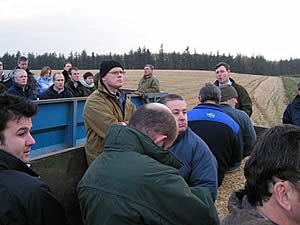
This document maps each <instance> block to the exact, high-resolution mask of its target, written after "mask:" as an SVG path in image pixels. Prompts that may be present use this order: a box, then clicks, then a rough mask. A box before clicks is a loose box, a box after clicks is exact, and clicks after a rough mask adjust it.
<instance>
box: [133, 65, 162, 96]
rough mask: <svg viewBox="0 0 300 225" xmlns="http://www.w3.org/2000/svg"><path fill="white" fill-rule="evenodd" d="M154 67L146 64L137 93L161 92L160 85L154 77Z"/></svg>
mask: <svg viewBox="0 0 300 225" xmlns="http://www.w3.org/2000/svg"><path fill="white" fill-rule="evenodd" d="M153 70H154V66H152V65H150V64H146V65H145V66H144V76H143V78H142V79H141V80H140V81H139V84H138V88H137V91H138V92H140V93H155V92H160V85H159V81H158V79H157V78H155V77H154V76H153Z"/></svg>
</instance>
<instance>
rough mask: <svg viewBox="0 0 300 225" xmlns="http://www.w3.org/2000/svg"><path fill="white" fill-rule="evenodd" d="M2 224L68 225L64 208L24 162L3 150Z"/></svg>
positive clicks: (0, 178) (0, 183) (0, 174)
mask: <svg viewBox="0 0 300 225" xmlns="http://www.w3.org/2000/svg"><path fill="white" fill-rule="evenodd" d="M0 196H1V203H0V224H1V225H2V224H3V225H9V224H12V225H14V224H17V225H53V224H56V225H67V224H68V222H67V219H66V216H65V211H64V209H63V206H62V205H61V204H60V203H59V202H58V201H57V200H56V198H55V197H54V196H53V195H52V193H51V192H50V190H49V187H48V186H47V184H45V183H44V182H42V181H41V180H40V179H39V177H38V175H37V174H36V173H35V172H34V171H32V170H31V169H30V168H29V167H28V166H27V165H26V164H25V163H24V162H22V161H21V160H19V159H17V158H16V157H14V156H12V155H10V154H8V153H6V152H4V151H3V150H0Z"/></svg>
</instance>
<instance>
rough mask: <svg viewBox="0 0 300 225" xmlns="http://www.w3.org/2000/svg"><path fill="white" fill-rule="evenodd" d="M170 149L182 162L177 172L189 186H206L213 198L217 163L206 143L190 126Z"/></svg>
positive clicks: (216, 187)
mask: <svg viewBox="0 0 300 225" xmlns="http://www.w3.org/2000/svg"><path fill="white" fill-rule="evenodd" d="M170 151H171V152H172V153H173V154H174V155H175V156H176V158H177V159H178V160H180V161H181V162H182V163H183V166H182V167H181V168H180V169H179V174H180V175H181V176H183V177H184V179H185V181H186V182H187V183H188V185H189V186H190V187H206V188H208V189H209V191H210V193H211V196H212V198H213V200H215V199H216V197H217V190H218V163H217V160H216V158H215V156H214V155H213V154H212V153H211V151H210V149H209V147H208V146H207V144H206V143H205V142H204V141H203V140H202V139H201V138H200V137H199V136H198V135H197V134H195V133H194V132H193V131H192V129H191V128H189V127H188V128H187V129H186V131H185V132H184V133H183V134H181V135H179V136H178V137H177V139H176V141H175V143H174V144H173V146H172V147H171V148H170Z"/></svg>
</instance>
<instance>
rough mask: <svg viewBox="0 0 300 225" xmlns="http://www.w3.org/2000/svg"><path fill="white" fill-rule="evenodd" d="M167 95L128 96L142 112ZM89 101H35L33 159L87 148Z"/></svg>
mask: <svg viewBox="0 0 300 225" xmlns="http://www.w3.org/2000/svg"><path fill="white" fill-rule="evenodd" d="M165 94H166V93H150V94H145V95H144V96H143V97H142V96H137V95H131V94H129V95H128V96H129V98H130V99H131V101H132V102H133V103H134V104H135V105H136V107H137V108H139V107H140V106H142V105H144V104H146V103H149V102H156V101H157V100H158V99H159V98H160V97H161V96H163V95H165ZM86 99H87V98H86V97H84V98H68V99H51V100H39V101H35V102H36V103H37V104H38V113H37V115H36V116H34V117H33V118H32V124H33V128H32V135H33V138H34V139H35V141H36V144H35V145H33V146H32V151H31V153H30V157H31V158H32V157H38V156H41V155H44V154H47V153H50V152H53V151H58V150H62V149H65V148H71V147H77V146H81V145H84V144H85V142H86V130H85V126H84V121H83V118H82V113H83V109H84V104H85V101H86Z"/></svg>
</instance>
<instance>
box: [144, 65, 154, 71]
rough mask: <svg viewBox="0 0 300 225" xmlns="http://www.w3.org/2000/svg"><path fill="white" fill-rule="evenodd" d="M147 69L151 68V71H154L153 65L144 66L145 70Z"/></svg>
mask: <svg viewBox="0 0 300 225" xmlns="http://www.w3.org/2000/svg"><path fill="white" fill-rule="evenodd" d="M145 67H149V68H150V69H151V70H154V66H153V65H151V64H146V65H145V66H144V68H145Z"/></svg>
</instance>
